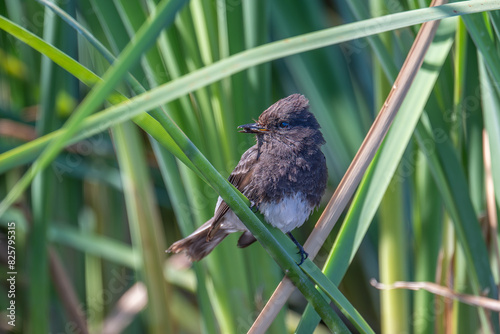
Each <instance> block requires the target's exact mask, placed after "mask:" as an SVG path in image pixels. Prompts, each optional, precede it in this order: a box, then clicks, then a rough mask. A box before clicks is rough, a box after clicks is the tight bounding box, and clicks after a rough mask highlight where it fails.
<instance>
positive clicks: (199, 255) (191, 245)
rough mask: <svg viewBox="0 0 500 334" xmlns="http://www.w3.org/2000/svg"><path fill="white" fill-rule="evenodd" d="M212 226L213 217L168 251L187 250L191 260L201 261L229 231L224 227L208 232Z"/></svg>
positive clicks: (175, 243)
mask: <svg viewBox="0 0 500 334" xmlns="http://www.w3.org/2000/svg"><path fill="white" fill-rule="evenodd" d="M211 226H212V219H210V220H209V221H207V222H206V223H205V224H203V225H201V226H200V227H199V228H198V229H197V230H196V231H194V232H193V233H191V234H190V235H189V236H187V237H186V238H184V239H181V240H179V241H176V242H174V243H173V244H172V246H170V247H169V248H168V249H167V253H180V252H185V253H186V255H187V256H189V258H190V259H191V261H199V260H201V259H203V258H204V257H205V256H207V255H208V254H209V253H210V252H211V251H212V250H213V249H214V248H215V246H217V245H218V244H219V243H220V242H221V241H222V240H224V238H225V237H227V236H228V234H229V233H228V232H227V231H226V230H224V229H222V228H219V229H217V230H216V231H215V233H214V231H212V233H211V235H210V237H208V233H209V232H210V228H211Z"/></svg>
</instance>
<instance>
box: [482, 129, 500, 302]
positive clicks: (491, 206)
mask: <svg viewBox="0 0 500 334" xmlns="http://www.w3.org/2000/svg"><path fill="white" fill-rule="evenodd" d="M483 161H484V174H485V177H484V178H485V180H484V182H485V188H486V216H487V217H488V222H489V228H490V235H491V236H492V237H491V241H492V243H493V249H494V260H495V261H496V262H497V268H498V270H499V275H500V247H499V246H498V238H497V237H496V236H497V235H498V220H497V219H498V216H497V209H496V204H495V189H494V186H493V176H492V175H491V156H490V141H489V139H488V133H487V132H486V130H483ZM499 298H500V296H499Z"/></svg>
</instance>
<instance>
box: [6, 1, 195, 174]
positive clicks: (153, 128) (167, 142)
mask: <svg viewBox="0 0 500 334" xmlns="http://www.w3.org/2000/svg"><path fill="white" fill-rule="evenodd" d="M57 13H58V14H59V13H60V10H58V11H57ZM70 22H72V25H76V26H78V29H77V30H83V31H85V29H84V28H83V27H81V26H79V25H78V24H77V22H74V21H70ZM0 28H1V29H4V30H5V31H7V32H9V33H10V34H11V35H12V36H14V37H16V38H18V39H19V40H21V41H23V42H25V43H26V44H28V45H29V46H31V47H33V48H34V49H35V50H37V51H39V52H40V53H43V54H46V55H48V57H49V58H50V59H51V60H52V61H53V62H55V63H56V64H58V65H59V66H61V67H62V68H64V69H65V70H66V71H68V72H69V73H71V74H72V75H74V76H75V77H76V78H78V79H79V80H80V81H81V82H83V83H84V84H86V85H87V86H89V87H93V86H94V85H95V84H96V83H98V82H101V81H102V79H101V78H99V77H98V76H97V75H96V74H94V73H93V72H92V71H90V70H89V69H87V68H86V67H84V66H83V65H81V64H80V63H78V62H77V61H75V60H74V59H73V58H71V57H69V56H68V55H66V54H65V53H63V52H62V51H60V50H59V49H57V48H55V47H54V46H52V45H50V44H48V43H47V42H45V41H44V40H42V39H40V38H39V37H38V36H36V35H34V34H32V33H30V32H29V31H27V30H25V29H24V28H22V27H20V26H18V25H16V24H15V23H13V22H11V21H9V20H7V19H6V18H4V17H2V16H0ZM86 35H88V34H85V36H86ZM96 47H97V46H96ZM98 47H99V51H100V52H101V53H102V54H103V55H105V56H106V57H107V58H109V59H110V60H111V62H113V60H114V59H115V58H114V56H113V55H112V54H111V53H110V52H109V51H107V49H106V48H104V46H102V45H100V46H99V45H98ZM128 79H129V80H130V82H131V86H132V87H133V88H134V89H135V90H136V91H140V92H144V91H145V90H144V88H142V86H141V85H140V84H139V83H138V82H137V81H136V80H135V79H134V78H133V77H131V76H129V77H128ZM127 100H128V98H127V97H125V96H123V95H121V94H119V93H113V94H111V95H110V96H109V97H108V101H109V102H110V103H112V104H118V103H120V102H124V101H127ZM152 113H154V114H155V115H156V116H157V117H158V118H159V120H160V121H161V120H163V119H164V116H163V114H162V112H161V111H159V110H158V111H152ZM92 117H94V116H90V118H92ZM86 121H87V119H86V120H85V121H83V123H85V122H86ZM133 121H134V122H135V123H136V124H137V125H139V126H140V127H141V128H142V129H143V130H144V131H146V132H147V133H149V134H150V135H151V136H152V137H153V138H155V139H156V140H157V141H158V142H160V143H161V144H162V145H163V146H164V147H166V148H168V149H169V150H170V152H171V153H172V154H173V155H175V156H176V157H177V158H178V159H179V160H181V161H182V162H183V163H184V164H186V165H187V166H188V167H189V168H191V169H192V170H193V171H195V172H197V170H196V168H194V166H193V165H192V163H191V162H190V161H189V159H188V158H187V157H186V155H185V154H184V153H183V152H182V151H181V150H180V149H179V147H178V146H177V145H176V144H175V142H174V141H173V140H172V138H171V137H170V135H169V134H168V132H166V131H165V130H164V129H163V128H162V127H161V126H160V124H159V123H160V121H158V120H157V119H154V118H153V117H151V115H149V114H147V113H142V114H140V115H138V116H135V117H134V118H133ZM92 128H93V129H94V130H93V132H92V133H89V132H86V133H82V132H80V133H78V134H76V135H75V136H74V137H73V138H72V139H71V140H70V141H69V142H68V145H71V144H74V143H76V142H78V141H80V140H82V139H84V138H87V137H89V136H91V135H93V134H96V133H99V132H101V131H103V130H105V129H101V130H100V131H99V130H98V122H96V123H94V125H93V126H92ZM96 130H98V131H97V132H96ZM62 131H63V129H59V130H56V131H54V132H52V133H50V134H47V135H44V136H42V137H39V138H37V139H35V140H33V141H31V142H29V143H26V144H24V145H22V146H19V147H17V148H14V149H12V150H10V151H8V152H5V153H3V154H1V158H0V161H1V163H0V172H4V171H6V170H8V169H10V168H12V167H14V166H18V165H20V164H24V163H27V162H29V161H32V160H34V159H35V158H36V157H37V156H38V155H39V154H40V152H41V151H42V150H43V148H44V147H46V146H47V145H48V143H49V142H50V141H51V140H53V139H54V138H59V136H60V135H61V132H62Z"/></svg>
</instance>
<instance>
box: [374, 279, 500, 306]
mask: <svg viewBox="0 0 500 334" xmlns="http://www.w3.org/2000/svg"><path fill="white" fill-rule="evenodd" d="M370 284H371V285H373V286H374V287H375V288H377V289H379V290H391V289H407V290H415V291H416V290H425V291H428V292H430V293H432V294H435V295H438V296H441V297H444V298H448V299H452V300H458V301H459V302H462V303H465V304H468V305H472V306H477V307H483V308H485V309H488V310H491V311H495V312H500V301H498V300H496V299H492V298H488V297H483V296H474V295H467V294H464V293H459V292H455V291H453V290H451V289H450V288H447V287H445V286H441V285H439V284H436V283H432V282H394V283H393V284H383V283H379V282H377V281H376V280H375V279H372V280H371V281H370Z"/></svg>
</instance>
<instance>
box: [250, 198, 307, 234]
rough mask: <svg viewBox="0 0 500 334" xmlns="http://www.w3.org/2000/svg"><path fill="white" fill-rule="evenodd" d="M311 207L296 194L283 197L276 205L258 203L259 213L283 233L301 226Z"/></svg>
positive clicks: (304, 199)
mask: <svg viewBox="0 0 500 334" xmlns="http://www.w3.org/2000/svg"><path fill="white" fill-rule="evenodd" d="M313 209H314V208H313V207H311V205H309V203H308V202H307V200H306V198H305V196H304V195H303V194H302V193H300V192H298V193H297V194H295V195H293V196H290V197H285V198H283V200H282V201H280V202H277V203H269V204H268V203H260V204H259V211H260V212H261V213H262V214H263V215H264V218H265V219H266V221H267V222H268V223H269V224H271V225H272V226H274V227H277V228H279V229H280V230H281V231H283V232H284V233H287V232H290V231H291V230H293V229H295V228H297V227H299V226H301V225H302V224H304V222H305V221H306V220H307V218H309V216H310V215H311V212H312V211H313Z"/></svg>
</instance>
